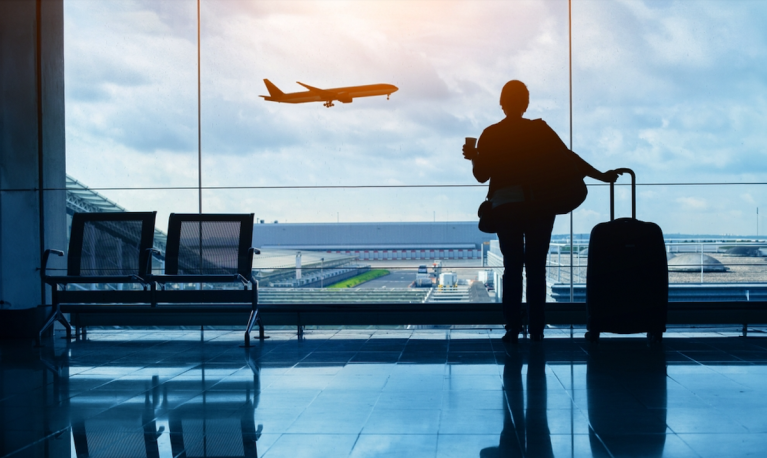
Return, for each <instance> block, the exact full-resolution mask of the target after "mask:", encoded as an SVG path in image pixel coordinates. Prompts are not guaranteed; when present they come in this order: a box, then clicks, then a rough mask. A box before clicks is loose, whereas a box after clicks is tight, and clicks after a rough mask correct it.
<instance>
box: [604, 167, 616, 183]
mask: <svg viewBox="0 0 767 458" xmlns="http://www.w3.org/2000/svg"><path fill="white" fill-rule="evenodd" d="M618 175H620V174H619V173H618V172H616V171H615V170H608V171H607V172H605V173H603V174H602V177H601V178H600V180H601V181H604V182H605V183H615V182H616V181H618Z"/></svg>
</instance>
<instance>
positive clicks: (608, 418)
mask: <svg viewBox="0 0 767 458" xmlns="http://www.w3.org/2000/svg"><path fill="white" fill-rule="evenodd" d="M611 343H613V342H611ZM614 343H615V344H618V342H614ZM620 344H621V345H613V346H608V345H599V346H592V347H591V349H590V351H589V359H588V363H587V368H586V387H587V388H588V409H589V411H588V417H589V423H590V424H591V428H590V429H589V442H590V444H591V450H592V451H594V450H602V449H603V446H602V443H604V444H605V445H606V446H607V448H608V449H609V450H610V452H611V453H612V455H613V456H642V457H648V458H652V457H660V456H663V448H664V447H665V444H666V407H667V402H666V398H667V391H666V353H665V352H664V351H663V348H662V347H655V348H647V346H646V345H644V344H643V343H640V342H625V343H624V342H621V343H620ZM627 434H631V435H634V437H637V436H636V435H640V436H639V437H641V440H636V441H635V440H631V441H629V440H626V439H625V438H626V437H627V436H626V435H627ZM600 439H601V440H600ZM595 456H596V454H595ZM599 456H601V455H599Z"/></svg>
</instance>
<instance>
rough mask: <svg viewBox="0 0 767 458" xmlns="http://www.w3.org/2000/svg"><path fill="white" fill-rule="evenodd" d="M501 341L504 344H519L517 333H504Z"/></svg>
mask: <svg viewBox="0 0 767 458" xmlns="http://www.w3.org/2000/svg"><path fill="white" fill-rule="evenodd" d="M501 341H502V342H505V343H513V344H515V343H519V332H514V331H506V334H504V335H503V337H501Z"/></svg>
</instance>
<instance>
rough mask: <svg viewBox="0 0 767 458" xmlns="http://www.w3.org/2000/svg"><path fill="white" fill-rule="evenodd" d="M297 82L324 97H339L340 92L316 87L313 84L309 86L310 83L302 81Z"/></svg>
mask: <svg viewBox="0 0 767 458" xmlns="http://www.w3.org/2000/svg"><path fill="white" fill-rule="evenodd" d="M296 83H298V84H300V85H301V86H303V87H305V88H307V89H309V92H312V93H314V94H317V95H318V96H320V97H322V98H324V99H336V98H338V93H336V92H333V91H326V90H325V89H320V88H316V87H313V86H309V85H308V84H304V83H302V82H300V81H296Z"/></svg>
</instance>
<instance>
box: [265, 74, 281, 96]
mask: <svg viewBox="0 0 767 458" xmlns="http://www.w3.org/2000/svg"><path fill="white" fill-rule="evenodd" d="M264 84H266V89H267V90H268V91H269V95H270V96H271V97H275V98H279V97H282V96H283V95H285V93H284V92H282V91H281V90H280V89H279V88H278V87H277V86H275V85H274V83H272V82H271V81H269V80H268V79H264Z"/></svg>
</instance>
